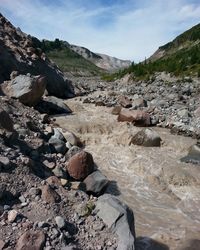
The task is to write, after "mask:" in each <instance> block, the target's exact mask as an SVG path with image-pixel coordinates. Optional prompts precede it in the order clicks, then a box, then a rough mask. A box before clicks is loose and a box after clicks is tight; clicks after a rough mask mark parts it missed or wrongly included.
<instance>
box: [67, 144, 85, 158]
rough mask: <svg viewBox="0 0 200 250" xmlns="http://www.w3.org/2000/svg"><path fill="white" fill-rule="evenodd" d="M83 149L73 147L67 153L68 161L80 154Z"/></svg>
mask: <svg viewBox="0 0 200 250" xmlns="http://www.w3.org/2000/svg"><path fill="white" fill-rule="evenodd" d="M81 150H82V149H81V148H79V147H78V146H73V147H71V148H70V149H69V150H68V151H67V153H66V155H65V156H66V158H67V159H70V158H71V157H72V156H73V155H75V154H77V153H78V152H80V151H81Z"/></svg>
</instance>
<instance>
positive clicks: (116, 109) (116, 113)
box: [111, 106, 122, 115]
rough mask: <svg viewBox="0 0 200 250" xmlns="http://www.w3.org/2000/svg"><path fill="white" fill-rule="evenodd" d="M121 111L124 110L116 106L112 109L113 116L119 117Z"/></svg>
mask: <svg viewBox="0 0 200 250" xmlns="http://www.w3.org/2000/svg"><path fill="white" fill-rule="evenodd" d="M121 109H122V107H121V106H115V107H114V108H113V109H112V111H111V114H112V115H119V113H120V111H121Z"/></svg>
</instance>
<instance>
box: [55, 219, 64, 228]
mask: <svg viewBox="0 0 200 250" xmlns="http://www.w3.org/2000/svg"><path fill="white" fill-rule="evenodd" d="M55 221H56V224H57V226H58V227H59V228H60V229H63V228H65V226H66V221H65V219H64V218H63V217H61V216H56V217H55Z"/></svg>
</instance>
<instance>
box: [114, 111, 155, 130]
mask: <svg viewBox="0 0 200 250" xmlns="http://www.w3.org/2000/svg"><path fill="white" fill-rule="evenodd" d="M117 120H118V121H119V122H131V123H133V124H134V125H135V126H150V125H151V119H150V115H149V114H148V113H147V112H145V111H142V110H128V109H125V108H123V109H121V111H120V113H119V115H118V118H117Z"/></svg>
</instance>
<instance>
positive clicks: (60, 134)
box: [52, 128, 65, 141]
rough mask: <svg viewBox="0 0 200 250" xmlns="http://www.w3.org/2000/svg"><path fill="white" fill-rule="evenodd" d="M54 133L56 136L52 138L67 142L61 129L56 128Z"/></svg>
mask: <svg viewBox="0 0 200 250" xmlns="http://www.w3.org/2000/svg"><path fill="white" fill-rule="evenodd" d="M53 132H54V134H53V136H52V138H56V139H59V140H61V141H65V137H64V136H63V134H62V129H61V128H54V129H53Z"/></svg>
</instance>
